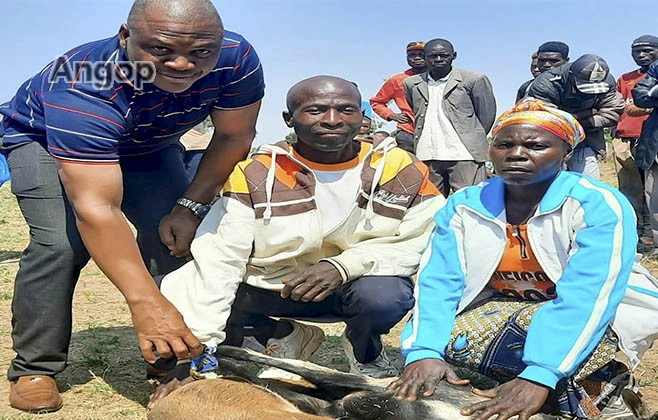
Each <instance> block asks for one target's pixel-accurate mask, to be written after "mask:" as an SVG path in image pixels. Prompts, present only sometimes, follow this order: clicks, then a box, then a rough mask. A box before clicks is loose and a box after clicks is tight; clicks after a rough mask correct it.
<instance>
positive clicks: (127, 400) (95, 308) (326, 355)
mask: <svg viewBox="0 0 658 420" xmlns="http://www.w3.org/2000/svg"><path fill="white" fill-rule="evenodd" d="M603 177H604V179H605V180H606V181H608V182H611V183H614V168H613V165H612V163H611V162H606V163H605V164H604V165H603ZM26 243H27V228H26V226H25V223H24V222H23V220H22V217H21V215H20V212H19V211H18V208H17V206H16V203H15V200H14V198H13V196H12V195H11V193H10V192H9V185H5V186H3V187H2V188H0V261H6V260H11V259H15V258H17V257H18V256H19V254H20V251H21V250H22V249H23V248H24V247H25V245H26ZM646 263H647V266H648V267H649V268H650V269H651V270H652V272H653V273H654V274H657V275H658V264H657V263H655V262H651V261H647V262H646ZM17 269H18V264H17V263H15V262H14V263H11V262H10V263H0V371H2V372H5V371H6V369H7V368H8V365H9V362H10V360H11V358H12V357H13V356H14V353H13V351H12V349H11V337H10V331H11V296H12V293H13V279H14V276H15V274H16V270H17ZM324 329H325V331H326V333H327V340H326V341H325V343H324V344H323V345H322V347H321V348H320V350H319V351H318V353H316V355H315V356H314V358H313V360H314V361H316V362H319V363H322V364H328V365H331V366H334V367H336V368H338V369H342V370H344V369H345V368H346V367H347V361H346V359H345V357H344V355H343V353H342V349H341V346H340V341H339V336H340V333H341V331H342V328H341V326H340V325H339V324H327V325H324ZM400 330H401V325H398V326H397V327H396V328H395V329H394V330H393V331H392V332H391V334H389V335H388V336H387V337H385V342H386V344H387V345H389V346H392V347H397V344H398V337H399V334H400ZM389 355H391V356H393V357H392V358H393V359H394V362H395V363H396V364H398V365H401V363H402V360H401V358H400V357H399V355H398V354H397V352H396V351H395V350H394V349H393V348H389ZM656 366H658V351H657V350H655V349H654V350H652V351H651V352H650V354H649V355H648V356H647V358H646V359H645V362H644V363H643V365H642V366H641V367H640V369H639V371H638V376H639V379H640V384H641V386H642V392H643V393H644V394H645V396H647V397H648V399H649V400H650V401H652V402H653V403H654V404H656V405H658V368H657V367H656ZM57 383H58V385H59V389H60V391H62V393H63V394H62V395H63V398H64V404H65V405H64V408H63V409H62V410H60V411H59V412H57V413H52V414H44V415H38V416H37V415H29V414H23V413H21V412H19V411H16V410H13V409H12V408H10V407H9V404H8V402H7V395H8V392H9V386H8V382H7V381H4V380H0V419H37V418H38V419H43V420H54V419H66V420H76V419H80V420H82V419H84V420H96V419H98V420H115V419H144V418H145V409H144V405H145V403H146V401H147V399H148V396H149V393H150V390H151V388H150V385H149V384H148V383H147V382H146V380H145V375H144V365H143V364H142V362H141V358H140V356H139V350H138V348H137V342H136V337H135V334H134V330H133V329H132V326H131V322H130V314H129V311H128V307H127V305H126V304H125V302H124V301H123V298H122V296H121V295H120V294H119V293H118V292H117V290H116V289H115V288H114V287H113V286H112V285H111V284H110V283H109V281H107V279H105V277H104V276H103V274H102V273H101V272H100V271H99V270H98V268H96V266H95V265H94V264H89V266H88V267H87V268H86V269H85V270H84V272H83V275H82V277H81V278H80V282H79V284H78V287H77V289H76V292H75V301H74V333H73V337H72V340H71V352H70V360H69V367H68V368H67V369H66V371H65V372H64V373H63V374H61V375H59V376H58V378H57Z"/></svg>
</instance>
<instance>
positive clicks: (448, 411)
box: [148, 346, 658, 420]
mask: <svg viewBox="0 0 658 420" xmlns="http://www.w3.org/2000/svg"><path fill="white" fill-rule="evenodd" d="M215 355H216V356H217V360H218V362H219V366H220V369H219V370H220V372H218V373H220V374H222V375H232V376H225V377H222V378H218V379H206V380H201V381H194V382H192V383H190V384H188V385H185V386H183V387H181V388H179V389H177V390H176V391H174V392H172V393H171V394H169V395H168V396H167V397H165V398H164V399H162V400H161V401H159V402H158V403H157V404H156V405H155V406H154V407H153V409H152V410H150V411H149V413H148V419H149V420H178V419H181V420H182V419H189V418H194V419H195V420H203V419H216V420H279V419H298V420H320V419H345V420H350V419H351V420H357V419H358V420H369V419H372V420H375V419H377V420H387V419H390V420H393V419H396V420H423V419H437V420H455V419H456V420H459V419H467V417H464V416H462V415H461V414H460V413H459V411H460V409H461V408H462V407H464V406H466V405H469V404H472V403H475V402H478V401H481V400H482V398H481V397H478V396H476V395H474V394H473V393H472V392H471V388H470V387H459V386H454V385H451V384H449V383H447V382H446V381H441V383H440V384H439V386H437V389H436V392H435V393H434V396H432V397H431V398H424V399H421V400H418V401H415V402H410V401H399V400H396V399H395V398H393V394H392V393H391V392H386V391H385V388H386V386H387V385H388V384H389V383H390V382H391V379H372V378H369V377H365V376H360V375H353V374H349V373H343V372H339V371H336V370H333V369H329V368H325V367H322V366H318V365H315V364H313V363H309V362H302V361H299V360H291V359H277V358H272V357H269V356H265V355H263V354H260V353H256V352H253V351H250V350H246V349H241V348H236V347H228V346H220V347H219V348H218V349H217V352H216V354H215ZM264 367H275V368H279V369H282V370H284V371H287V372H291V373H294V374H296V375H299V376H301V377H302V378H303V379H302V380H292V381H291V380H285V379H263V378H260V377H259V376H258V375H259V372H260V371H261V370H262V368H264ZM631 394H632V395H631ZM624 399H625V400H626V402H627V404H629V406H630V407H633V410H634V413H635V415H636V416H638V418H641V419H647V420H658V415H654V417H648V414H647V413H646V408H645V407H644V406H643V404H642V401H641V400H640V399H639V397H638V396H637V394H634V393H632V392H630V394H628V393H627V394H625V395H624ZM629 401H631V402H630V403H629ZM639 416H645V417H639ZM532 418H533V420H540V419H555V417H554V416H551V415H549V414H536V415H534V416H533V417H532Z"/></svg>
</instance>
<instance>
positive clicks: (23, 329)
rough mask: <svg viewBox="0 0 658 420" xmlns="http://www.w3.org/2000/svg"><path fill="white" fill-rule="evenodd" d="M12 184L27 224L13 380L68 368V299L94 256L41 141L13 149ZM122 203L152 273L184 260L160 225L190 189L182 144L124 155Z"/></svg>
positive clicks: (14, 304)
mask: <svg viewBox="0 0 658 420" xmlns="http://www.w3.org/2000/svg"><path fill="white" fill-rule="evenodd" d="M7 160H8V162H9V167H10V170H11V175H12V183H11V189H12V192H13V193H14V195H15V196H16V198H17V200H18V205H19V207H20V210H21V212H22V213H23V217H24V218H25V221H26V222H27V224H28V226H29V231H30V242H29V245H28V246H27V248H26V249H25V250H24V251H23V254H22V256H21V260H20V268H19V270H18V273H17V274H16V281H15V284H14V297H13V301H12V311H13V317H12V339H13V348H14V350H15V351H16V353H17V355H16V358H15V359H14V360H12V362H11V366H10V367H9V372H8V377H9V379H10V380H13V379H16V378H17V377H19V376H25V375H35V374H43V375H54V374H56V373H59V372H61V371H62V370H64V368H65V367H66V359H67V355H68V347H69V342H70V338H71V304H72V297H73V290H74V288H75V284H76V283H77V280H78V276H79V275H80V270H81V269H82V268H83V267H84V266H85V264H86V263H87V262H88V261H89V253H88V252H87V250H86V249H85V246H84V244H83V243H82V240H81V238H80V234H79V232H78V230H77V228H76V224H75V216H74V214H73V211H72V209H71V205H70V203H69V202H68V200H67V198H66V195H65V194H64V192H63V187H62V185H61V183H60V180H59V176H58V175H57V168H56V165H55V159H54V158H53V157H52V156H50V155H49V154H48V153H47V152H46V151H45V150H44V148H43V147H42V146H41V145H40V144H38V143H36V142H32V143H26V144H23V145H20V146H18V147H13V148H11V149H10V150H8V156H7ZM120 164H121V169H122V172H123V184H124V196H123V204H122V209H123V211H124V213H125V214H126V216H127V217H128V219H129V220H130V222H131V223H132V224H133V225H134V226H135V227H136V229H137V232H138V234H137V242H138V244H139V248H140V250H141V252H142V256H143V258H144V262H145V263H146V266H147V267H148V269H149V271H150V272H151V274H153V275H156V274H160V273H167V272H169V271H171V270H173V269H175V268H177V267H179V266H180V265H181V264H182V263H184V261H183V260H181V259H178V258H175V257H172V256H170V255H169V251H168V249H167V248H166V247H165V246H164V245H163V244H162V242H161V241H160V236H159V234H158V224H159V222H160V219H161V218H162V217H163V216H165V215H166V214H167V213H169V211H170V210H171V208H172V207H173V205H174V203H175V201H176V199H177V198H178V197H181V196H182V194H183V192H184V191H185V190H186V189H187V186H188V184H189V178H188V176H187V174H186V172H185V168H184V166H183V161H182V154H181V150H180V148H179V147H178V146H171V147H167V148H165V149H162V150H160V151H158V152H154V153H150V154H146V155H141V156H137V157H130V158H122V159H121V162H120Z"/></svg>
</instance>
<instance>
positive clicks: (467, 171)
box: [423, 160, 487, 198]
mask: <svg viewBox="0 0 658 420" xmlns="http://www.w3.org/2000/svg"><path fill="white" fill-rule="evenodd" d="M423 163H424V164H425V165H427V167H428V168H429V170H430V174H429V176H430V182H431V183H432V184H434V185H436V188H438V189H439V191H441V193H442V194H443V196H444V197H446V198H447V197H448V195H450V193H453V192H455V191H459V190H460V189H462V188H464V187H469V186H471V185H477V184H479V183H480V182H482V181H484V180H485V179H487V168H486V167H485V166H484V162H474V161H472V160H425V161H423Z"/></svg>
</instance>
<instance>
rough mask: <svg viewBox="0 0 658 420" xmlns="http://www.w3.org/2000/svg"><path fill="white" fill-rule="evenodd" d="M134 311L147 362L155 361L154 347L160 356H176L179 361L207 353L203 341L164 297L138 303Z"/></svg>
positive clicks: (138, 336)
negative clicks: (193, 332) (204, 351)
mask: <svg viewBox="0 0 658 420" xmlns="http://www.w3.org/2000/svg"><path fill="white" fill-rule="evenodd" d="M130 310H131V312H132V319H133V324H134V325H135V330H136V331H137V338H138V339H139V348H140V350H141V352H142V356H143V357H144V359H146V361H147V362H149V363H154V362H155V360H156V356H155V354H154V353H153V350H154V348H155V350H156V351H157V352H158V354H159V355H160V357H164V358H169V357H171V356H173V355H176V357H178V358H179V359H187V358H190V357H194V356H198V355H199V354H201V352H202V351H203V346H202V345H201V342H200V341H199V339H198V338H196V337H195V336H194V334H192V331H190V329H189V328H188V327H187V325H185V322H184V321H183V317H182V316H181V314H180V313H179V312H178V311H177V310H176V308H175V307H174V306H173V305H172V304H171V303H169V301H168V300H167V299H165V298H164V297H163V296H161V295H160V296H158V297H157V300H156V301H149V302H148V303H147V302H143V303H134V304H132V305H131V306H130Z"/></svg>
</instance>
